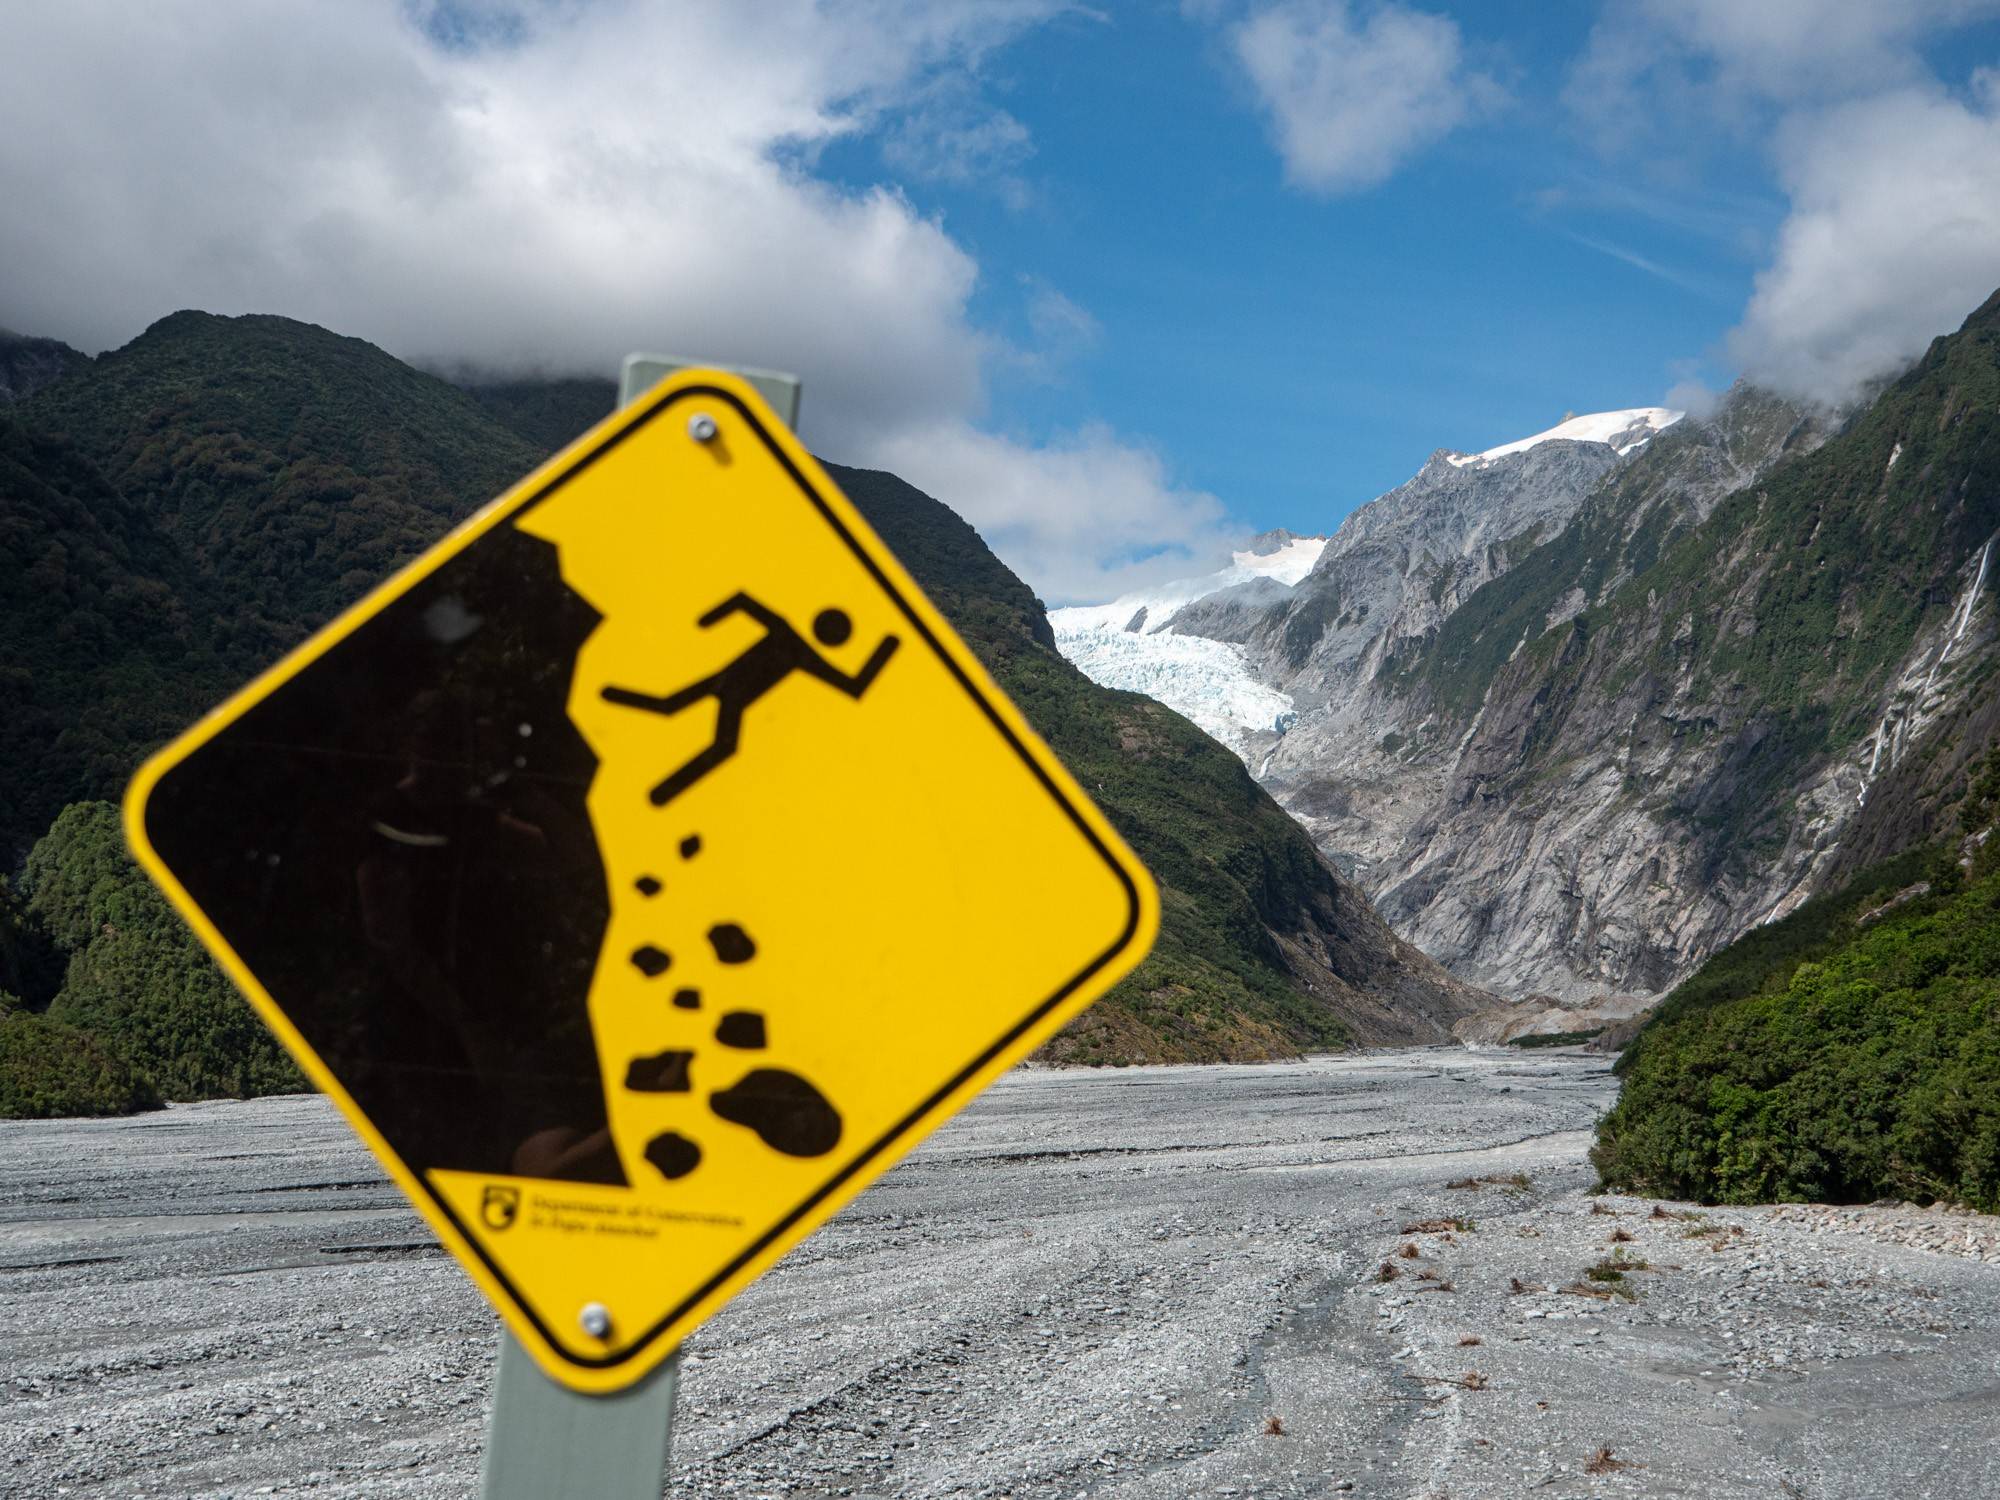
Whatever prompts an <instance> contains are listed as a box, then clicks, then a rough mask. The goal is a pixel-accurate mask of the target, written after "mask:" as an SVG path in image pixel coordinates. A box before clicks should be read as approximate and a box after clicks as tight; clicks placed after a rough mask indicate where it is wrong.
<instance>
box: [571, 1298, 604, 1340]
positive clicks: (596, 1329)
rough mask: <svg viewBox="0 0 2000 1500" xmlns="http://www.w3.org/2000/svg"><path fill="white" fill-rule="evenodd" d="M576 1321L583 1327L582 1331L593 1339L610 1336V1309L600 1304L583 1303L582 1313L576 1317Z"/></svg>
mask: <svg viewBox="0 0 2000 1500" xmlns="http://www.w3.org/2000/svg"><path fill="white" fill-rule="evenodd" d="M576 1320H577V1322H579V1323H581V1324H582V1325H583V1331H584V1332H585V1333H587V1334H589V1335H590V1336H591V1337H592V1338H594V1339H601V1338H609V1337H610V1336H611V1309H610V1308H608V1307H606V1306H605V1305H604V1304H603V1303H602V1302H586V1303H584V1304H583V1311H582V1312H580V1313H578V1314H577V1315H576Z"/></svg>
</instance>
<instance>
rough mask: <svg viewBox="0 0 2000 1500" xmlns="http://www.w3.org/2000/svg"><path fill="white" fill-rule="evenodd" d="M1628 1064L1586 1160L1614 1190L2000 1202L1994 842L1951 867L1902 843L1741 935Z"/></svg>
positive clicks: (1710, 1197)
mask: <svg viewBox="0 0 2000 1500" xmlns="http://www.w3.org/2000/svg"><path fill="white" fill-rule="evenodd" d="M1923 874H1928V875H1929V876H1930V877H1931V879H1930V883H1929V885H1928V887H1926V886H1925V885H1924V884H1921V883H1916V884H1913V882H1914V881H1916V880H1917V877H1919V876H1920V875H1923ZM1620 1071H1621V1072H1622V1073H1623V1074H1624V1076H1625V1087H1624V1091H1623V1093H1622V1094H1621V1095H1620V1096H1619V1100H1618V1104H1617V1106H1616V1107H1615V1108H1614V1109H1613V1110H1612V1111H1611V1113H1610V1114H1608V1115H1607V1116H1605V1118H1604V1120H1603V1121H1602V1122H1601V1123H1600V1125H1599V1127H1598V1143H1597V1145H1596V1147H1595V1148H1594V1150H1593V1151H1592V1153H1591V1158H1592V1160H1593V1161H1594V1162H1595V1163H1596V1165H1597V1168H1598V1171H1599V1173H1600V1174H1601V1176H1602V1177H1603V1180H1604V1182H1605V1184H1606V1186H1608V1187H1612V1188H1617V1189H1620V1190H1625V1191H1631V1192H1642V1193H1655V1194H1660V1195H1662V1196H1670V1197H1679V1198H1693V1199H1696V1200H1698V1201H1701V1202H1705V1203H1753V1202H1768V1201H1774V1200H1775V1201H1815V1202H1829V1201H1830V1202H1865V1201H1868V1200H1872V1199H1875V1198H1879V1197H1885V1196H1887V1197H1896V1198H1909V1199H1916V1200H1919V1201H1924V1202H1928V1201H1931V1200H1933V1199H1949V1200H1953V1201H1959V1202H1964V1203H1969V1204H1972V1205H1973V1206H1975V1207H1978V1208H1981V1209H1984V1210H1987V1211H1989V1212H1991V1211H1994V1210H1996V1209H2000V851H1993V852H1991V853H1988V852H1985V851H1982V853H1981V855H1980V857H1979V860H1978V861H1977V863H1975V865H1974V868H1973V870H1972V872H1971V874H1970V876H1969V877H1967V878H1961V877H1960V876H1959V874H1958V870H1957V866H1956V864H1955V863H1954V862H1952V861H1950V860H1948V859H1944V858H1941V857H1940V855H1939V854H1938V852H1937V851H1935V850H1926V849H1919V850H1912V851H1909V852H1907V853H1906V854H1905V855H1903V856H1900V857H1898V858H1897V859H1896V860H1893V861H1891V862H1889V863H1888V864H1886V865H1882V866H1877V867H1875V868H1874V869H1872V870H1870V871H1868V872H1867V873H1866V874H1864V875H1863V876H1862V877H1861V878H1860V879H1858V880H1857V881H1855V882H1854V883H1853V884H1852V885H1850V886H1848V887H1847V888H1846V889H1844V890H1843V891H1841V892H1839V893H1838V894H1836V895H1833V896H1830V897H1826V898H1822V899H1821V900H1819V901H1815V902H1813V903H1810V904H1809V905H1807V906H1805V907H1802V908H1801V909H1800V910H1799V911H1798V912H1795V913H1794V914H1793V915H1792V916H1791V917H1789V918H1787V919H1786V920H1785V921H1783V922H1779V923H1775V924H1773V925H1772V926H1770V927H1767V928H1760V929H1756V930H1754V931H1752V932H1751V933H1749V934H1748V935H1746V936H1745V937H1744V938H1742V939H1741V940H1739V941H1738V942H1737V943H1736V944H1734V945H1732V946H1731V947H1730V948H1727V949H1725V950H1724V951H1723V952H1721V953H1719V954H1717V955H1716V956H1715V957H1714V958H1712V959H1710V960H1709V962H1708V963H1707V964H1706V965H1704V966H1703V968H1702V969H1701V970H1700V971H1699V972H1697V973H1696V974H1695V975H1694V976H1693V977H1692V978H1691V979H1689V980H1688V981H1687V982H1686V983H1685V984H1683V985H1681V986H1680V988H1679V989H1677V990H1676V991H1675V992H1674V993H1673V994H1672V995H1671V996H1669V997H1668V999H1667V1000H1666V1001H1665V1002H1663V1004H1662V1005H1661V1007H1660V1010H1659V1012H1658V1013H1657V1015H1656V1016H1655V1017H1654V1018H1653V1019H1652V1020H1651V1021H1650V1022H1649V1023H1648V1025H1647V1026H1646V1027H1645V1029H1644V1030H1643V1031H1642V1032H1641V1033H1640V1035H1639V1037H1638V1039H1637V1040H1636V1041H1635V1043H1634V1044H1633V1046H1632V1047H1631V1048H1630V1049H1629V1050H1628V1051H1627V1053H1626V1055H1625V1057H1624V1058H1622V1059H1621V1061H1620Z"/></svg>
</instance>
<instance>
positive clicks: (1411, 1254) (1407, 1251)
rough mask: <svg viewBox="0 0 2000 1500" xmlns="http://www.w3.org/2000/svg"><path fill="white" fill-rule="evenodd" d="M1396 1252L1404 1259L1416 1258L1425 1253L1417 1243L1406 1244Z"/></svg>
mask: <svg viewBox="0 0 2000 1500" xmlns="http://www.w3.org/2000/svg"><path fill="white" fill-rule="evenodd" d="M1396 1254H1397V1255H1399V1256H1401V1257H1402V1258H1403V1259H1404V1260H1415V1259H1416V1258H1417V1257H1418V1256H1419V1255H1421V1254H1423V1251H1421V1250H1419V1249H1418V1248H1417V1247H1416V1246H1415V1245H1405V1246H1403V1248H1402V1249H1400V1250H1398V1251H1397V1252H1396Z"/></svg>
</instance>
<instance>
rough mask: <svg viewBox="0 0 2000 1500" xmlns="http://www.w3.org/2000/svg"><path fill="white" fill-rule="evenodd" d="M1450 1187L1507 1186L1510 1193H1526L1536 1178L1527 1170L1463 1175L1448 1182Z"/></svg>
mask: <svg viewBox="0 0 2000 1500" xmlns="http://www.w3.org/2000/svg"><path fill="white" fill-rule="evenodd" d="M1445 1186H1446V1187H1448V1188H1459V1189H1466V1188H1483V1187H1497V1188H1505V1189H1506V1190H1507V1191H1508V1192H1510V1193H1525V1192H1527V1191H1528V1190H1529V1189H1530V1188H1532V1187H1533V1186H1534V1180H1533V1179H1532V1178H1530V1177H1529V1176H1528V1174H1527V1173H1526V1172H1503V1173H1501V1174H1500V1175H1499V1176H1496V1177H1461V1178H1459V1179H1458V1181H1456V1182H1447V1183H1446V1184H1445Z"/></svg>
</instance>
